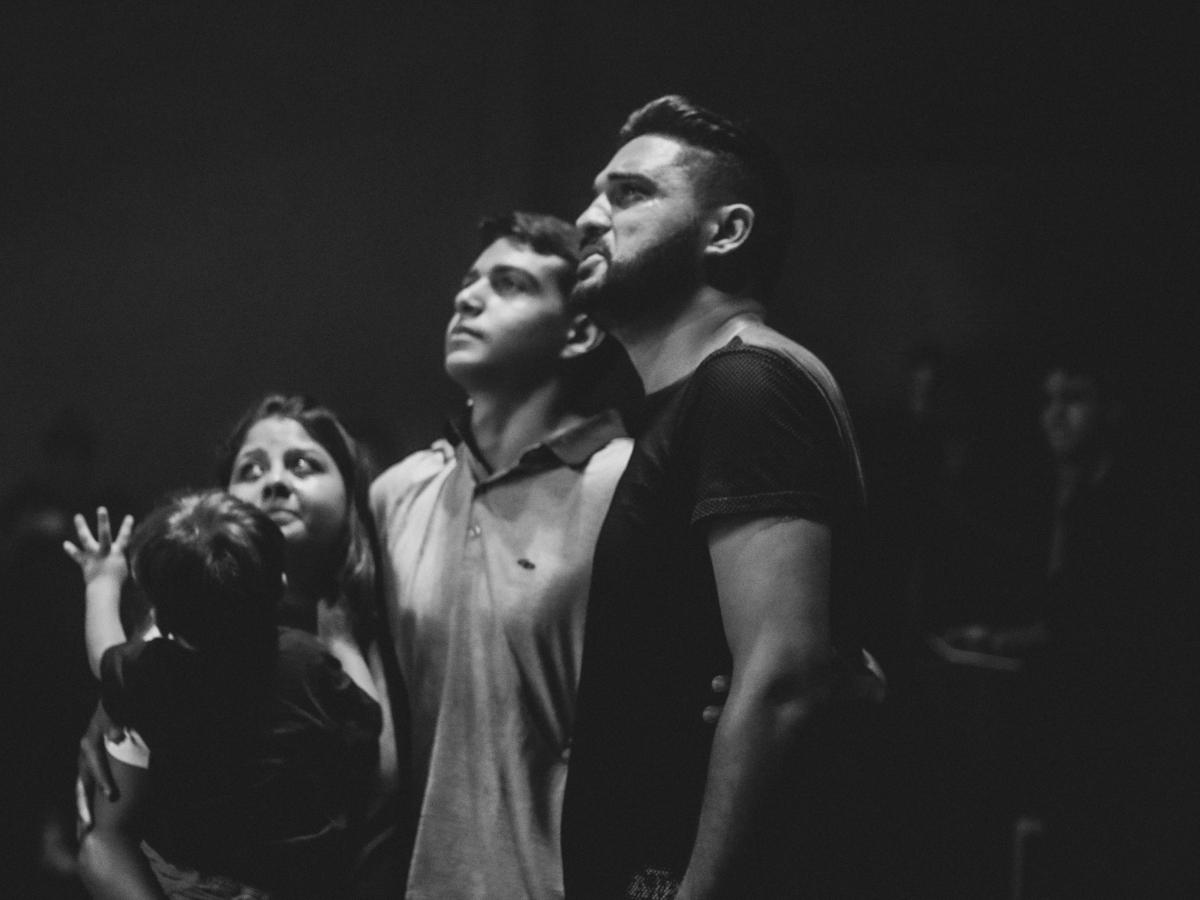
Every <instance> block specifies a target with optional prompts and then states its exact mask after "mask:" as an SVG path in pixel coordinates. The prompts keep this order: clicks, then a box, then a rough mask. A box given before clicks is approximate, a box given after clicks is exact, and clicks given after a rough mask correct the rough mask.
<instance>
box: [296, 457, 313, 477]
mask: <svg viewBox="0 0 1200 900" xmlns="http://www.w3.org/2000/svg"><path fill="white" fill-rule="evenodd" d="M292 471H294V472H295V473H296V474H297V475H311V474H312V473H313V472H315V471H317V467H316V466H314V465H313V464H312V462H311V461H310V460H307V459H305V458H304V457H300V458H299V459H297V460H296V461H295V462H294V463H293V464H292Z"/></svg>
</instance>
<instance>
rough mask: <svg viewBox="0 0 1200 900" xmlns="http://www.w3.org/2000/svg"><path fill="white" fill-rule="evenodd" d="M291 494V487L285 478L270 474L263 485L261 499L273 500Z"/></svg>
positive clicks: (277, 474) (280, 474)
mask: <svg viewBox="0 0 1200 900" xmlns="http://www.w3.org/2000/svg"><path fill="white" fill-rule="evenodd" d="M291 492H292V486H291V485H290V484H289V483H288V481H287V478H286V477H284V476H283V474H282V473H271V475H270V476H269V477H268V478H267V480H266V483H264V484H263V499H264V500H274V499H276V498H281V497H287V496H288V495H289V494H291Z"/></svg>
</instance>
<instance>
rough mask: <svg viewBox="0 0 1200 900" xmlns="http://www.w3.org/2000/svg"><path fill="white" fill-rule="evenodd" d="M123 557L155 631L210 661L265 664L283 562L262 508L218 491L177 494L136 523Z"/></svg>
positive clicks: (279, 539)
mask: <svg viewBox="0 0 1200 900" xmlns="http://www.w3.org/2000/svg"><path fill="white" fill-rule="evenodd" d="M129 559H130V568H131V569H132V570H133V576H134V579H135V580H136V581H137V583H138V585H139V586H140V587H141V588H142V590H144V591H145V592H146V595H147V597H148V598H149V599H150V602H151V604H152V605H153V606H154V611H155V618H156V621H157V623H158V626H159V628H161V629H162V631H163V633H165V634H173V635H178V636H179V637H181V638H183V639H184V640H186V641H187V642H188V643H190V644H192V645H194V646H195V647H196V648H197V649H198V650H199V651H200V652H202V653H204V654H205V656H206V658H208V659H210V660H213V661H214V662H215V661H220V662H222V663H228V664H231V665H234V666H239V667H244V666H246V665H255V664H265V663H266V661H267V659H268V658H269V656H268V651H269V647H270V646H271V645H272V642H273V640H274V634H275V608H276V606H277V605H278V603H279V599H280V597H281V596H282V594H283V566H284V539H283V534H282V533H280V531H279V527H278V526H277V525H276V524H275V523H274V522H272V521H271V519H270V517H269V516H268V515H267V514H266V513H264V512H263V511H262V510H260V509H258V508H256V507H254V506H251V505H250V504H248V503H243V502H242V501H240V500H237V499H235V498H234V497H231V496H230V495H229V494H226V493H224V492H223V491H205V492H201V493H192V494H181V495H177V496H175V497H173V498H172V499H170V500H168V501H167V502H165V503H163V504H162V505H161V506H159V507H158V508H157V509H155V510H154V511H153V512H151V513H150V515H148V516H147V517H146V518H145V520H144V521H143V522H142V523H141V525H140V526H139V527H138V528H137V530H136V531H135V532H134V534H133V538H132V539H131V541H130V544H129Z"/></svg>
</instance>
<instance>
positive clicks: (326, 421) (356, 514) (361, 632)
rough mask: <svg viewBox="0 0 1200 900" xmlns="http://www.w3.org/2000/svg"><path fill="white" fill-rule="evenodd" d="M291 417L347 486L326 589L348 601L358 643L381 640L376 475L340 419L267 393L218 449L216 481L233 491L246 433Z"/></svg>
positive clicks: (304, 399) (295, 398) (308, 403)
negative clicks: (372, 493)
mask: <svg viewBox="0 0 1200 900" xmlns="http://www.w3.org/2000/svg"><path fill="white" fill-rule="evenodd" d="M273 418H274V419H291V420H293V421H294V422H297V423H298V424H299V425H300V426H301V427H302V428H303V429H304V430H305V431H306V432H308V435H309V436H310V437H311V438H312V439H313V440H314V441H316V442H317V443H318V444H320V445H321V446H322V447H324V448H325V451H326V452H327V453H328V454H329V455H330V456H331V457H333V461H334V464H335V465H336V466H337V468H338V472H339V473H340V474H341V476H342V481H343V482H345V485H346V500H347V505H348V509H347V517H346V533H345V535H344V536H343V539H342V544H341V547H340V548H339V551H340V552H339V553H338V555H337V556H336V557H335V558H337V559H338V560H339V563H338V564H337V565H335V566H333V567H332V568H331V571H330V572H329V573H328V575H329V577H328V580H327V583H326V584H324V585H323V587H324V589H325V590H327V591H329V593H330V599H331V600H344V601H345V602H346V604H347V605H348V607H349V611H350V613H351V615H352V617H353V621H354V626H355V633H356V636H357V637H358V640H359V643H360V644H362V645H363V646H366V645H367V644H368V643H370V642H371V641H372V640H373V639H375V638H376V637H378V632H379V620H380V615H379V604H380V596H381V593H380V584H379V572H378V567H377V566H376V560H377V559H378V553H379V539H378V536H377V532H376V530H375V520H374V519H373V518H372V516H371V507H370V500H369V496H368V492H369V489H370V486H371V478H372V476H373V474H374V473H373V471H372V466H371V463H370V460H369V458H368V456H367V454H366V453H365V452H364V451H363V450H362V448H361V447H360V446H359V445H358V442H357V441H355V440H354V438H353V437H351V436H350V434H349V432H347V431H346V429H345V427H344V426H343V425H342V423H341V421H340V420H339V419H338V417H337V415H336V414H335V413H334V412H333V411H332V410H330V409H329V408H327V407H325V406H322V405H321V404H319V403H317V402H316V401H315V400H314V399H313V398H311V397H308V396H306V395H303V394H268V395H266V396H265V397H263V398H262V399H260V400H259V401H257V402H256V403H255V404H253V405H252V406H251V407H250V408H249V409H248V410H247V411H246V413H245V414H244V415H243V416H242V417H241V418H240V419H239V420H238V422H237V424H236V425H234V427H233V430H232V431H231V432H230V433H229V436H228V437H227V438H226V440H225V441H224V442H223V443H221V444H220V446H219V447H218V451H217V478H218V479H219V481H220V484H221V486H222V487H228V485H229V479H230V477H231V475H232V474H233V463H234V461H235V460H236V459H237V455H238V453H239V452H240V451H241V449H242V445H243V444H244V443H245V442H246V434H247V432H249V430H250V429H251V428H252V427H253V426H254V425H255V424H256V423H258V422H261V421H262V420H263V419H273Z"/></svg>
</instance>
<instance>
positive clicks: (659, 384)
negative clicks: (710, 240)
mask: <svg viewBox="0 0 1200 900" xmlns="http://www.w3.org/2000/svg"><path fill="white" fill-rule="evenodd" d="M762 315H763V309H762V306H761V305H760V304H759V303H758V302H757V301H756V300H752V299H750V298H749V297H731V296H730V295H728V294H725V293H722V292H719V291H716V290H714V289H712V288H703V289H702V290H700V291H699V292H697V294H696V295H695V296H694V297H693V298H692V300H691V301H690V302H689V303H687V304H686V305H685V306H684V307H683V308H682V309H681V310H680V313H679V315H677V316H675V317H674V318H673V319H671V320H670V321H667V322H654V323H653V324H643V323H636V322H635V323H630V324H627V325H621V326H615V327H613V328H612V329H610V330H611V331H612V333H613V335H615V336H616V338H617V340H619V341H620V342H621V343H622V344H623V345H624V347H625V350H626V352H627V353H628V354H629V359H630V361H631V362H632V363H633V366H634V368H635V369H637V373H638V375H639V376H641V379H642V386H643V387H644V388H645V390H646V393H647V394H650V393H653V392H654V391H657V390H660V389H662V388H664V387H666V386H667V385H669V384H674V383H675V382H676V381H679V380H680V379H681V378H685V377H686V376H688V375H690V374H691V373H692V372H693V371H695V369H696V367H697V366H698V365H700V362H701V361H702V360H703V359H704V358H705V357H706V356H708V355H709V354H710V353H712V352H713V351H714V350H717V349H719V348H721V347H723V346H724V345H725V344H727V343H729V341H730V340H732V339H733V337H734V335H736V334H737V333H738V332H739V331H741V330H742V329H743V328H745V327H746V325H748V324H750V323H752V322H761V321H762Z"/></svg>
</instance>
